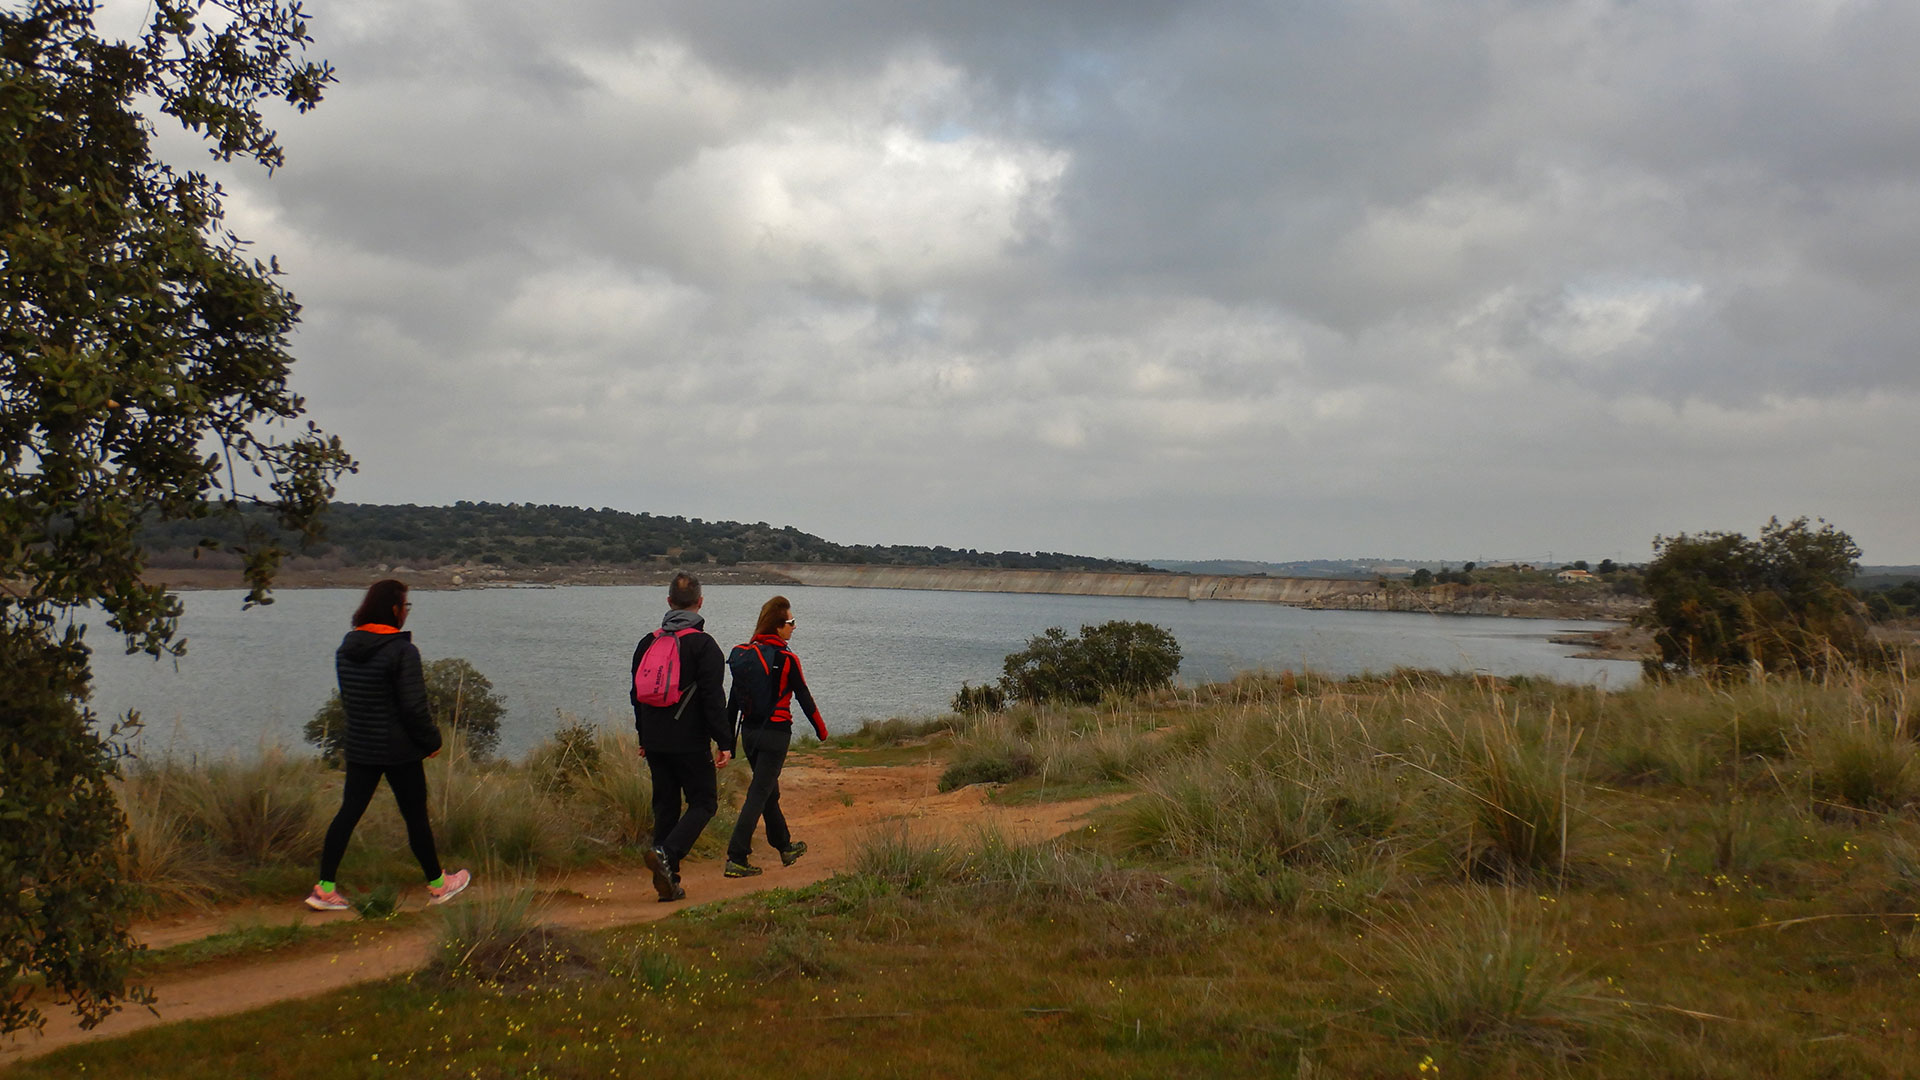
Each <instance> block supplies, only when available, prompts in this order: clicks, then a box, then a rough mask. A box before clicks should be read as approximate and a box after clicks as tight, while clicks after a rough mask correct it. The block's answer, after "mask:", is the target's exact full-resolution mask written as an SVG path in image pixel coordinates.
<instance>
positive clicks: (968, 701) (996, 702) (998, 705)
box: [953, 683, 1007, 714]
mask: <svg viewBox="0 0 1920 1080" xmlns="http://www.w3.org/2000/svg"><path fill="white" fill-rule="evenodd" d="M1006 707H1007V693H1006V691H1004V690H1002V689H1000V688H999V687H998V686H995V685H993V684H992V683H986V684H983V685H980V686H970V685H968V684H966V683H961V684H960V692H959V693H957V694H955V695H953V711H954V712H957V713H963V714H964V713H994V712H999V711H1000V710H1002V709H1004V708H1006Z"/></svg>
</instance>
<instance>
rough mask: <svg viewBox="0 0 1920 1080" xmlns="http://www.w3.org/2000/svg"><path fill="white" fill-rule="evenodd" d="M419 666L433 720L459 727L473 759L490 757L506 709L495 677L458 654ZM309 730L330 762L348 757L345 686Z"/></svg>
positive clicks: (456, 729) (322, 708)
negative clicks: (496, 691)
mask: <svg viewBox="0 0 1920 1080" xmlns="http://www.w3.org/2000/svg"><path fill="white" fill-rule="evenodd" d="M420 670H421V674H422V675H423V676H424V677H425V678H426V683H427V709H428V710H429V711H431V712H432V713H433V722H434V723H436V724H439V725H440V727H441V728H443V729H445V730H447V731H453V732H458V733H459V735H460V737H461V738H462V739H464V740H465V741H466V744H467V753H468V754H469V755H470V756H471V757H473V759H474V760H476V761H487V760H489V759H491V758H492V757H493V754H494V751H495V750H497V749H499V747H500V718H501V717H503V716H505V715H506V712H507V706H506V702H505V701H504V700H503V699H502V698H501V697H500V695H499V694H497V693H495V692H494V689H493V682H492V680H490V679H488V678H487V677H486V676H485V675H482V674H480V672H479V670H478V669H477V668H475V667H474V666H473V665H472V664H471V663H469V662H468V661H466V660H462V659H460V658H459V657H457V656H456V657H447V658H446V659H443V660H429V661H427V662H426V663H425V664H422V665H421V668H420ZM304 734H305V738H306V740H307V742H308V743H309V744H310V745H312V746H315V747H318V748H319V750H320V756H321V757H323V758H325V759H326V760H327V761H328V762H329V763H331V764H334V765H339V764H340V763H341V762H342V761H344V760H345V754H346V746H347V709H346V705H345V703H344V702H342V701H341V700H340V691H338V690H335V691H334V692H333V693H332V694H331V695H329V696H328V697H327V703H326V704H325V705H322V706H320V709H319V711H317V712H315V713H314V714H313V719H311V720H309V721H307V726H306V728H305V729H304Z"/></svg>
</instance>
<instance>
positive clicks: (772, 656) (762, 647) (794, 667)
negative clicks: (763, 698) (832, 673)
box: [727, 634, 827, 740]
mask: <svg viewBox="0 0 1920 1080" xmlns="http://www.w3.org/2000/svg"><path fill="white" fill-rule="evenodd" d="M742 648H750V649H753V650H754V651H755V652H757V653H758V654H759V656H760V664H761V666H762V667H763V668H764V669H765V670H766V672H767V677H768V679H769V680H771V681H772V683H773V715H772V716H769V717H768V718H767V723H771V724H791V723H793V699H794V698H796V697H797V698H799V699H800V708H801V709H803V710H805V711H806V714H807V719H808V720H810V721H812V722H813V733H814V734H815V735H816V736H818V737H819V738H821V739H822V740H824V739H825V738H826V737H827V723H826V721H824V720H822V719H821V718H820V709H819V707H818V706H816V705H815V704H814V703H813V692H812V691H810V690H808V689H807V676H806V673H805V672H803V671H801V670H800V658H799V657H798V656H795V655H794V654H793V650H792V649H789V648H788V647H787V643H786V642H785V641H782V640H781V639H780V635H779V634H755V635H754V636H753V640H752V641H749V642H747V643H746V645H744V646H742ZM746 696H747V695H746V692H745V691H744V690H742V688H741V686H740V681H739V680H738V679H735V680H734V683H733V691H732V693H730V694H729V695H728V696H727V726H728V727H732V726H733V725H734V724H736V723H738V722H739V720H740V718H741V716H742V715H743V714H744V713H745V712H746V711H747V702H746Z"/></svg>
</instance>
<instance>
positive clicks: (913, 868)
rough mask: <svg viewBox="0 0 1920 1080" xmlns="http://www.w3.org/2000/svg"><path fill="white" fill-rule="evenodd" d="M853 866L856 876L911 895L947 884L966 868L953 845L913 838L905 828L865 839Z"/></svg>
mask: <svg viewBox="0 0 1920 1080" xmlns="http://www.w3.org/2000/svg"><path fill="white" fill-rule="evenodd" d="M850 862H851V869H852V871H853V873H854V874H856V875H859V876H861V877H866V878H871V879H873V880H875V881H878V882H880V883H882V884H884V885H886V886H888V887H889V888H893V889H898V890H900V891H902V892H906V893H909V894H912V893H918V892H922V891H925V890H926V889H928V888H930V887H932V886H933V885H935V884H936V883H939V882H942V881H946V880H948V879H949V878H950V877H951V876H952V874H953V873H954V871H955V870H956V868H958V867H959V866H961V865H963V862H962V855H961V853H960V852H959V851H957V850H955V848H954V847H953V846H952V845H950V844H947V843H942V842H939V841H933V840H927V839H924V838H921V837H917V836H914V835H913V834H912V833H911V832H909V831H908V830H907V828H906V827H905V826H903V825H894V826H886V827H882V828H879V829H875V830H872V831H871V832H868V833H866V834H864V835H862V836H861V837H860V839H859V840H857V841H856V842H855V843H854V847H853V857H852V859H851V860H850Z"/></svg>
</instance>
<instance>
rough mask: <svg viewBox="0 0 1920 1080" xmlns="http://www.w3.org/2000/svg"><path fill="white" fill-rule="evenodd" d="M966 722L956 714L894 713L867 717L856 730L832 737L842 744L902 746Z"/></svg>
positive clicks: (960, 727)
mask: <svg viewBox="0 0 1920 1080" xmlns="http://www.w3.org/2000/svg"><path fill="white" fill-rule="evenodd" d="M969 722H970V721H969V718H968V717H966V716H963V715H959V714H952V715H947V716H933V717H926V718H924V719H912V718H908V717H898V716H896V717H891V718H889V719H886V720H868V721H867V722H865V723H863V724H861V725H860V729H859V730H858V731H854V732H851V733H849V734H846V735H836V736H834V739H833V741H834V744H835V745H837V746H842V747H881V746H903V745H905V744H907V743H913V742H920V741H922V740H924V739H927V738H930V737H933V736H936V735H951V734H954V733H956V732H959V731H962V730H964V729H965V728H966V727H967V726H968V724H969Z"/></svg>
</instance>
